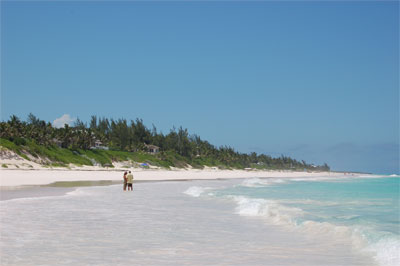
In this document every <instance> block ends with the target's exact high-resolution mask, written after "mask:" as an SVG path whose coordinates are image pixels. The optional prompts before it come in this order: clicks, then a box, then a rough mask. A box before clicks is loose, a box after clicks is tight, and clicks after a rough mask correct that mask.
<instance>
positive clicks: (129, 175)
mask: <svg viewBox="0 0 400 266" xmlns="http://www.w3.org/2000/svg"><path fill="white" fill-rule="evenodd" d="M126 179H127V183H128V190H131V191H133V187H132V183H133V175H132V173H131V171H129V174H128V175H127V176H126Z"/></svg>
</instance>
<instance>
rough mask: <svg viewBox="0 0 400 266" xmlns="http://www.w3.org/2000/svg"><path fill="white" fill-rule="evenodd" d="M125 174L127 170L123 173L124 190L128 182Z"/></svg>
mask: <svg viewBox="0 0 400 266" xmlns="http://www.w3.org/2000/svg"><path fill="white" fill-rule="evenodd" d="M127 174H128V172H125V173H124V191H126V186H127V184H128V178H127V177H126V175H127Z"/></svg>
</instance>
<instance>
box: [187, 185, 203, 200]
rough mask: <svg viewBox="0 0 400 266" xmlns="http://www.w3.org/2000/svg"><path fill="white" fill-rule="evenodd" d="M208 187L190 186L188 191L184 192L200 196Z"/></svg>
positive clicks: (196, 196)
mask: <svg viewBox="0 0 400 266" xmlns="http://www.w3.org/2000/svg"><path fill="white" fill-rule="evenodd" d="M206 189H207V188H204V187H196V186H193V187H190V188H188V189H187V190H186V191H184V192H183V193H185V194H186V195H189V196H192V197H195V198H198V197H200V195H201V194H203V193H204V192H205V191H206Z"/></svg>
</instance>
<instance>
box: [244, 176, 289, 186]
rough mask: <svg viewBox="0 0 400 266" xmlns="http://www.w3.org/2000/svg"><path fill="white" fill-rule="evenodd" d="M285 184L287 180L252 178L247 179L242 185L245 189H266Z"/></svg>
mask: <svg viewBox="0 0 400 266" xmlns="http://www.w3.org/2000/svg"><path fill="white" fill-rule="evenodd" d="M285 182H286V181H285V180H283V179H279V178H265V179H264V178H263V179H261V178H250V179H245V180H244V181H243V182H242V183H241V184H240V185H241V186H244V187H264V186H270V185H274V184H279V183H285Z"/></svg>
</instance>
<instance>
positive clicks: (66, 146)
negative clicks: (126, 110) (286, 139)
mask: <svg viewBox="0 0 400 266" xmlns="http://www.w3.org/2000/svg"><path fill="white" fill-rule="evenodd" d="M95 145H97V146H100V147H97V148H96V149H94V148H93V147H94V146H95ZM151 145H155V146H157V147H159V150H160V152H158V153H155V154H154V153H153V154H150V153H149V151H150V149H151ZM0 146H2V147H5V148H7V149H10V150H12V151H14V152H16V153H17V154H18V155H20V156H22V157H24V158H25V159H28V160H29V157H30V156H33V157H34V158H35V160H36V161H39V162H41V163H42V164H45V165H48V166H65V167H67V166H68V165H69V164H71V163H72V164H75V165H94V164H100V165H102V166H105V167H112V163H113V162H116V161H132V162H136V163H148V164H151V165H156V166H160V167H165V168H169V167H186V166H187V165H191V166H192V167H194V168H200V169H201V168H203V167H204V166H210V167H219V168H221V169H245V168H256V169H290V170H317V171H329V166H328V165H327V164H324V165H323V166H314V165H310V164H307V163H306V162H305V161H301V162H299V161H297V160H295V159H292V158H290V157H287V156H283V155H282V156H281V157H278V158H273V157H271V156H269V155H265V154H256V153H251V154H244V153H239V152H237V151H235V150H234V149H233V148H231V147H228V146H222V147H219V148H217V147H215V146H214V145H212V144H210V143H209V142H208V141H205V140H202V139H201V138H200V137H199V136H197V135H190V134H189V133H188V130H187V129H183V128H182V127H180V128H179V129H176V128H173V129H171V131H170V133H168V134H166V135H164V134H162V133H159V132H157V129H156V127H155V126H153V128H152V129H151V130H150V129H148V128H147V127H146V126H145V125H144V123H143V121H142V120H141V119H136V121H133V120H131V121H130V122H129V123H128V121H127V120H125V119H118V120H114V119H110V120H109V119H107V118H100V119H98V118H97V117H96V116H92V119H91V121H90V123H89V126H88V125H86V124H85V123H83V122H82V121H80V120H79V119H78V120H77V121H76V123H75V125H74V126H73V127H70V126H68V125H65V127H64V128H54V127H53V126H52V125H51V124H50V123H46V122H45V121H43V120H40V119H38V118H37V117H35V116H34V115H33V114H29V116H28V120H27V121H26V122H25V121H21V120H20V119H19V118H18V117H16V116H11V117H10V120H9V121H7V122H0ZM105 147H106V148H105ZM28 155H30V156H28Z"/></svg>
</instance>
